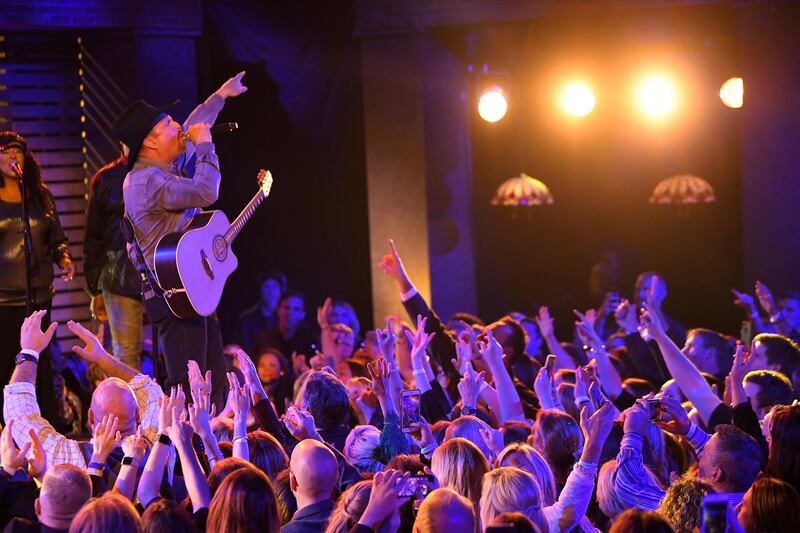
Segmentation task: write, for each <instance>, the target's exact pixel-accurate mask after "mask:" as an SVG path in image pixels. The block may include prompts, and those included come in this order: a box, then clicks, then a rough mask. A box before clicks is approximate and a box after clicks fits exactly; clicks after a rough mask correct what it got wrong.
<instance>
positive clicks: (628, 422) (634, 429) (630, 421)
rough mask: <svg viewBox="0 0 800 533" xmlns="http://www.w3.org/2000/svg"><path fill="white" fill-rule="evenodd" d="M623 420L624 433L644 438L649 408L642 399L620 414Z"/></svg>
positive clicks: (648, 422)
mask: <svg viewBox="0 0 800 533" xmlns="http://www.w3.org/2000/svg"><path fill="white" fill-rule="evenodd" d="M622 416H623V418H624V422H623V426H622V427H623V430H624V431H625V433H635V434H636V435H640V436H642V437H644V434H645V432H646V431H647V426H648V424H650V407H649V406H648V405H647V401H646V400H643V399H638V400H636V403H635V404H633V406H632V407H629V408H627V409H625V411H624V412H623V413H622Z"/></svg>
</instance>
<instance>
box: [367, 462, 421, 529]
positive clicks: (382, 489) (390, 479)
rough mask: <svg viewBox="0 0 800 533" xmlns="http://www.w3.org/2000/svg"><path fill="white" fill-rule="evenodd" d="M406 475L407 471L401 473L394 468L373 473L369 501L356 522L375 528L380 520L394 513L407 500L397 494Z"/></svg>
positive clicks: (405, 479) (406, 477)
mask: <svg viewBox="0 0 800 533" xmlns="http://www.w3.org/2000/svg"><path fill="white" fill-rule="evenodd" d="M408 477H409V474H408V473H406V474H402V473H401V472H399V471H398V470H394V469H389V470H384V471H383V472H378V473H377V474H375V477H374V478H372V490H371V491H370V494H369V503H368V504H367V508H366V509H364V513H363V514H362V515H361V519H360V520H359V521H358V523H359V524H363V525H365V526H367V527H369V528H371V529H375V526H376V525H377V524H379V523H380V522H381V521H382V520H384V519H385V518H386V517H388V516H390V515H392V514H394V513H396V512H397V511H398V510H399V509H400V507H402V506H403V504H404V503H406V502H407V501H408V498H407V497H404V496H399V492H400V489H401V488H402V487H403V486H404V485H405V484H406V483H407V482H408Z"/></svg>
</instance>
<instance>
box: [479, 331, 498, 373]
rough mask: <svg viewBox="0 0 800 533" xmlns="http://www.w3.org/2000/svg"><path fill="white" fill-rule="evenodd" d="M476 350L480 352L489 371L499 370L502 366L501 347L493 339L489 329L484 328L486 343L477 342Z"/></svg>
mask: <svg viewBox="0 0 800 533" xmlns="http://www.w3.org/2000/svg"><path fill="white" fill-rule="evenodd" d="M478 350H480V352H481V355H482V356H483V359H484V361H486V364H487V365H489V369H495V368H500V366H502V364H503V347H502V346H500V343H499V342H497V339H495V338H494V333H492V329H491V328H486V342H483V341H478Z"/></svg>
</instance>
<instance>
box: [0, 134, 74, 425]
mask: <svg viewBox="0 0 800 533" xmlns="http://www.w3.org/2000/svg"><path fill="white" fill-rule="evenodd" d="M14 164H16V165H17V168H15V166H14ZM19 170H21V171H22V180H23V182H24V184H25V190H26V197H27V200H28V216H29V219H30V227H31V242H32V248H33V249H32V251H31V259H30V265H31V290H32V292H33V301H34V310H36V309H45V310H47V311H48V314H47V316H46V317H45V320H43V321H42V322H43V323H44V324H47V323H49V322H50V308H51V306H52V302H53V294H54V292H55V289H54V287H53V267H52V263H55V264H57V265H58V266H59V267H60V268H61V269H62V270H63V279H64V280H65V281H69V280H71V279H72V278H73V276H74V275H75V266H74V265H73V264H72V256H71V255H70V253H69V244H68V243H67V238H66V237H65V236H64V231H63V230H62V229H61V223H60V222H59V221H58V214H57V213H56V206H55V202H54V200H53V196H52V195H51V194H50V191H49V190H48V189H47V187H46V186H45V184H44V183H42V176H41V171H40V169H39V164H38V163H37V162H36V159H34V157H33V154H31V153H30V151H28V145H27V143H26V142H25V139H23V138H22V136H21V135H17V134H16V133H14V132H11V131H4V132H0V174H1V175H2V179H1V180H0V386H3V387H4V386H5V385H6V384H7V383H8V381H9V379H10V378H11V374H12V372H13V371H14V367H15V359H16V355H17V353H18V352H19V330H20V326H21V325H22V321H23V320H24V319H25V316H26V315H27V312H26V307H25V304H26V290H25V251H24V249H23V246H22V244H23V231H22V227H23V226H22V196H21V194H20V189H19V184H18V181H17V172H18V171H19ZM36 389H37V390H36V394H37V396H38V398H39V406H40V407H41V410H42V416H44V417H45V418H47V419H48V420H49V421H50V422H52V423H56V421H57V420H56V418H57V409H58V408H57V404H56V396H55V392H54V390H53V366H52V359H51V355H50V350H49V349H47V350H45V351H44V352H42V353H41V354H40V356H39V364H38V371H37V376H36ZM2 405H3V395H1V394H0V406H2ZM0 412H2V411H0Z"/></svg>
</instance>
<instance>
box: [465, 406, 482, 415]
mask: <svg viewBox="0 0 800 533" xmlns="http://www.w3.org/2000/svg"><path fill="white" fill-rule="evenodd" d="M477 414H478V410H477V409H475V408H474V407H467V406H466V405H465V406H464V407H462V408H461V416H475V415H477Z"/></svg>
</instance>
